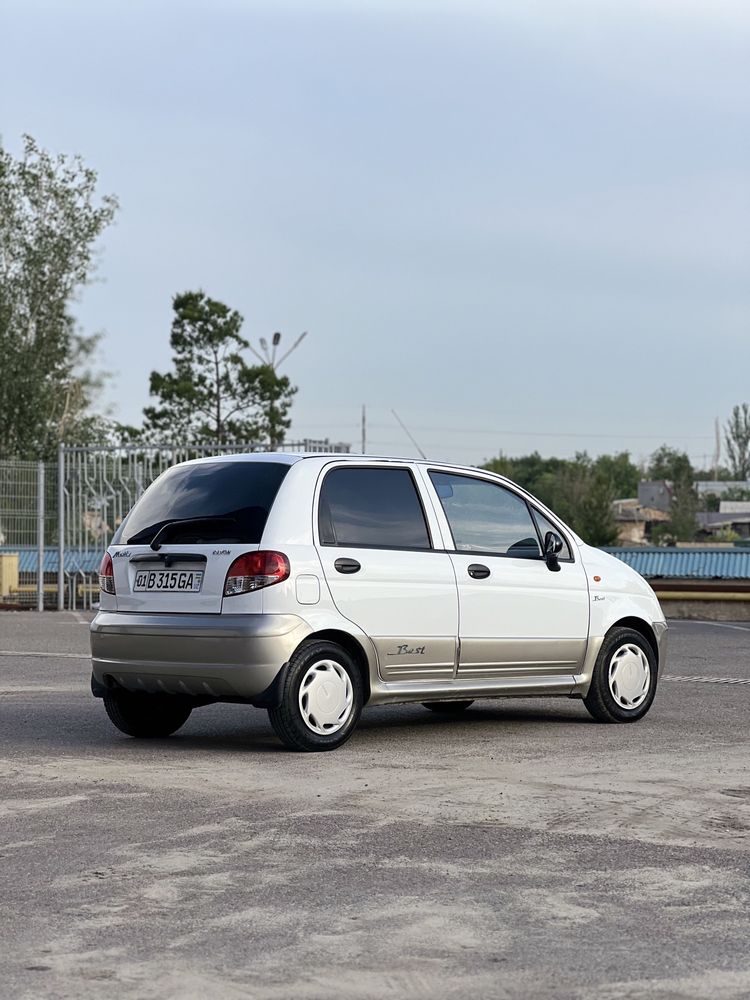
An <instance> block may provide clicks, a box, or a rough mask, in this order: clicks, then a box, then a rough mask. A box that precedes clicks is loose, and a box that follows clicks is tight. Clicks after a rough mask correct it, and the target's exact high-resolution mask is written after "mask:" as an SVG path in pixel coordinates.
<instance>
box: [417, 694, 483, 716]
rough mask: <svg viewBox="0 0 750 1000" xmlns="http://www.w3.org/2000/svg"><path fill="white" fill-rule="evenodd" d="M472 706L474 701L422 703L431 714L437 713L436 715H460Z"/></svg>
mask: <svg viewBox="0 0 750 1000" xmlns="http://www.w3.org/2000/svg"><path fill="white" fill-rule="evenodd" d="M473 704H474V699H473V698H472V699H470V700H469V701H423V702H422V705H423V706H424V707H425V708H428V709H429V710H430V711H431V712H437V714H438V715H460V714H461V713H462V712H465V711H466V709H467V708H468V707H469V706H470V705H473Z"/></svg>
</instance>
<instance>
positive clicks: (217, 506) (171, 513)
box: [113, 462, 289, 545]
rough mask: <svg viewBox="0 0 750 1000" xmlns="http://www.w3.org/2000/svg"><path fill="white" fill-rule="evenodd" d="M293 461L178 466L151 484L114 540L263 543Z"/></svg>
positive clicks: (185, 542) (121, 541)
mask: <svg viewBox="0 0 750 1000" xmlns="http://www.w3.org/2000/svg"><path fill="white" fill-rule="evenodd" d="M288 471H289V466H288V465H279V464H276V463H275V462H207V463H205V464H201V465H186V466H176V467H175V468H174V469H169V470H167V472H165V473H164V474H163V475H161V476H159V478H158V479H157V480H156V481H155V482H154V483H152V484H151V486H149V488H148V489H147V490H146V492H145V493H144V494H143V496H142V497H141V499H140V500H139V501H138V502H137V503H136V505H135V507H133V509H132V510H131V512H130V513H129V514H128V516H127V517H126V518H125V520H124V521H123V522H122V524H121V525H120V527H119V528H118V529H117V532H116V533H115V537H114V539H113V544H115V545H117V544H118V543H120V544H126V545H140V544H144V545H147V544H148V543H149V542H151V541H152V540H153V539H154V537H155V536H156V534H157V532H161V533H160V535H159V541H160V542H164V543H168V542H179V543H180V544H182V545H186V544H187V545H189V544H191V543H192V544H193V545H199V544H202V543H211V542H225V543H231V542H241V543H249V544H257V543H258V542H260V539H261V536H262V534H263V529H264V528H265V526H266V520H267V519H268V512H269V511H270V509H271V506H272V505H273V502H274V499H275V498H276V494H277V492H278V489H279V486H280V485H281V482H282V480H283V479H284V476H285V475H286V474H287V472H288Z"/></svg>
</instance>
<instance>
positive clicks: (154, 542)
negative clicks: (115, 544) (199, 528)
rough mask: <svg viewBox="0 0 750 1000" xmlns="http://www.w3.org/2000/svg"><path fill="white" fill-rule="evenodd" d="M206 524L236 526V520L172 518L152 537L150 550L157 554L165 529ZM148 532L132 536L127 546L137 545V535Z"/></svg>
mask: <svg viewBox="0 0 750 1000" xmlns="http://www.w3.org/2000/svg"><path fill="white" fill-rule="evenodd" d="M206 523H209V524H219V525H221V524H237V523H238V522H237V518H236V517H183V518H179V517H178V518H174V519H173V520H171V521H164V523H163V524H162V526H161V527H160V528H159V530H158V531H157V532H156V534H155V535H154V537H153V538H152V539H151V542H150V545H151V548H152V549H153V550H154V552H157V551H158V550H159V549H160V548H161V544H162V543H161V542H160V541H159V539H160V537H161V536H162V535H163V534H164V532H165V531H166V530H167V528H171V527H173V526H174V525H175V524H179V525H188V524H206ZM150 530H151V529H150V528H144V529H143V531H139V532H138V534H136V535H133V537H132V538H129V539H128V541H127V544H128V545H137V544H138V541H139V538H138V536H139V535H144V534H146V533H147V532H148V531H150Z"/></svg>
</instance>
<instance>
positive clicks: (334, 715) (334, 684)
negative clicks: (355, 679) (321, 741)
mask: <svg viewBox="0 0 750 1000" xmlns="http://www.w3.org/2000/svg"><path fill="white" fill-rule="evenodd" d="M353 705H354V690H353V688H352V682H351V678H350V677H349V674H348V673H347V672H346V670H344V668H343V667H342V666H341V664H340V663H336V661H335V660H318V662H317V663H313V665H312V666H311V667H309V669H308V671H307V673H306V674H305V676H304V677H303V678H302V684H301V685H300V689H299V710H300V712H301V713H302V718H303V719H304V720H305V725H307V726H308V728H310V729H312V731H313V732H314V733H318V735H319V736H330V734H331V733H337V732H338V731H339V729H341V728H342V726H344V725H346V721H347V719H348V718H349V716H350V715H351V714H352V707H353Z"/></svg>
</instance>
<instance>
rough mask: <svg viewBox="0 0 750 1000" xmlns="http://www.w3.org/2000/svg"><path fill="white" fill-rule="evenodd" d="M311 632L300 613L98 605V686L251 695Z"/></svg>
mask: <svg viewBox="0 0 750 1000" xmlns="http://www.w3.org/2000/svg"><path fill="white" fill-rule="evenodd" d="M310 632H311V629H310V627H309V625H307V623H306V622H305V621H303V619H302V618H299V617H297V616H296V615H236V616H232V615H165V614H154V615H144V614H129V613H123V612H111V611H100V612H99V614H98V615H97V616H96V618H95V619H94V620H93V622H92V623H91V659H92V672H93V678H94V681H95V682H96V684H97V685H103V686H104V687H109V686H112V685H113V684H114V685H116V686H121V687H124V688H126V689H128V690H132V691H150V692H153V693H157V692H161V693H170V694H182V695H192V696H194V697H201V698H206V697H208V698H215V699H217V700H218V699H221V698H241V699H246V700H252V699H253V698H257V697H259V696H262V695H263V693H264V692H266V691H267V690H268V689H269V688H270V686H271V685H272V683H273V681H274V680H275V678H276V676H277V675H278V673H279V671H280V670H281V668H282V667H283V666H284V664H285V663H286V662H287V661H288V660H289V657H290V656H291V655H292V653H293V652H294V650H295V649H296V648H297V646H298V645H299V643H300V642H301V641H302V640H303V639H304V638H305V637H306V636H307V635H309V634H310Z"/></svg>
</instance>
